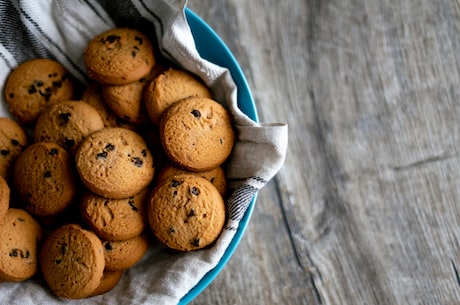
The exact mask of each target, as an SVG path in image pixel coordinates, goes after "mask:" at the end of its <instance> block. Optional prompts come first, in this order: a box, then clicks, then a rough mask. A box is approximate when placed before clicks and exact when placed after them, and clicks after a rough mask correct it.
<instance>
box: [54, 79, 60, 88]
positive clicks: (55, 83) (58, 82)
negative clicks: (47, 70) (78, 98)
mask: <svg viewBox="0 0 460 305" xmlns="http://www.w3.org/2000/svg"><path fill="white" fill-rule="evenodd" d="M53 87H55V88H61V87H62V81H61V80H56V81H54V82H53Z"/></svg>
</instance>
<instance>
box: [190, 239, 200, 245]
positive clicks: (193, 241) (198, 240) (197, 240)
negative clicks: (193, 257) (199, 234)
mask: <svg viewBox="0 0 460 305" xmlns="http://www.w3.org/2000/svg"><path fill="white" fill-rule="evenodd" d="M192 245H193V246H194V247H199V246H200V239H199V238H194V239H192Z"/></svg>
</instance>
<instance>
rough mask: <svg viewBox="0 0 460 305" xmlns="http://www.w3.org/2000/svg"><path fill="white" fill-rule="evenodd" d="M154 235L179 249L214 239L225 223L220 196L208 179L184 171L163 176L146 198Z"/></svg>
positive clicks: (201, 246) (204, 244)
mask: <svg viewBox="0 0 460 305" xmlns="http://www.w3.org/2000/svg"><path fill="white" fill-rule="evenodd" d="M147 210H148V212H147V217H148V220H149V224H150V227H151V229H152V232H153V233H154V235H155V236H156V237H157V238H158V240H159V241H160V242H162V243H163V244H165V245H166V246H168V247H170V248H172V249H175V250H180V251H191V250H196V249H201V248H204V247H206V246H208V245H210V244H211V243H212V242H214V241H215V240H216V239H217V237H218V236H219V234H220V232H221V231H222V228H223V226H224V223H225V217H226V212H225V204H224V200H223V199H222V196H221V195H220V194H219V192H218V191H217V189H216V188H215V187H214V186H213V185H212V184H211V182H209V181H208V180H206V179H204V178H201V177H199V176H196V175H189V174H183V175H179V176H174V177H171V178H169V179H166V180H164V181H163V182H162V183H161V184H159V185H158V186H157V187H156V188H155V189H154V190H153V191H152V192H151V195H150V197H149V200H148V202H147Z"/></svg>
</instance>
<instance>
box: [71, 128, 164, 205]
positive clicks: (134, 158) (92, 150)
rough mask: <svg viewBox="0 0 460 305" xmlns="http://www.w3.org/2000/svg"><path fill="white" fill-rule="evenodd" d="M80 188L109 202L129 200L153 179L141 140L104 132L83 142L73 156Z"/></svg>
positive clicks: (131, 135)
mask: <svg viewBox="0 0 460 305" xmlns="http://www.w3.org/2000/svg"><path fill="white" fill-rule="evenodd" d="M75 160H76V167H77V171H78V173H79V175H80V178H81V180H82V182H83V184H84V185H85V186H86V187H87V188H88V189H89V190H90V191H92V192H93V193H95V194H97V195H99V196H102V197H106V198H111V199H122V198H128V197H131V196H134V195H136V194H138V193H139V192H140V191H142V190H143V189H144V188H145V187H147V185H149V184H150V182H151V181H152V179H153V175H154V172H155V168H154V164H153V157H152V154H151V152H150V150H149V149H148V148H147V144H146V143H145V141H144V139H143V138H142V137H141V136H140V135H138V134H137V133H135V132H134V131H132V130H129V129H125V128H105V129H103V130H100V131H97V132H95V133H93V134H92V135H90V136H88V137H87V138H85V140H83V142H82V144H81V145H80V148H79V149H78V151H77V154H76V156H75Z"/></svg>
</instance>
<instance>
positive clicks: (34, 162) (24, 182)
mask: <svg viewBox="0 0 460 305" xmlns="http://www.w3.org/2000/svg"><path fill="white" fill-rule="evenodd" d="M75 178H76V173H75V170H74V166H73V160H72V158H71V157H70V155H69V153H68V152H67V151H66V150H65V149H64V148H62V147H61V146H59V145H58V144H56V143H48V142H39V143H34V144H32V145H30V146H29V147H27V148H26V149H25V150H24V151H23V152H22V153H21V154H20V155H19V156H18V158H17V159H16V163H15V165H14V169H13V185H14V188H15V190H16V193H17V196H18V199H19V201H20V202H21V203H22V204H24V207H25V209H26V210H28V211H29V212H31V213H32V214H36V215H39V216H46V215H54V214H57V213H60V212H62V211H64V210H65V209H66V208H67V207H68V206H69V205H70V204H71V203H72V200H73V199H74V197H75V195H76V192H77V181H76V179H75Z"/></svg>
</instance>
